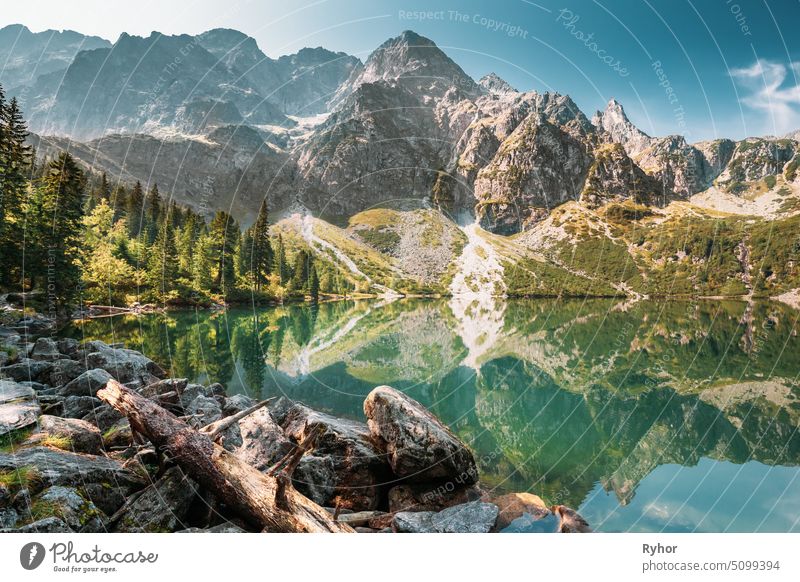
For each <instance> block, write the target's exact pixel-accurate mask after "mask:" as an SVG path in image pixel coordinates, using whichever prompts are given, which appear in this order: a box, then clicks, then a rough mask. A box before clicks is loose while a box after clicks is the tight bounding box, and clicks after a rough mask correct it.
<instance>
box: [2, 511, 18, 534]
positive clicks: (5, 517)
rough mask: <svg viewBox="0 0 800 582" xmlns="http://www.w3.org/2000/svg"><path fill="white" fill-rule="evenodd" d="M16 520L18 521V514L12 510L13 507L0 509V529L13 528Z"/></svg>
mask: <svg viewBox="0 0 800 582" xmlns="http://www.w3.org/2000/svg"><path fill="white" fill-rule="evenodd" d="M18 519H19V514H18V513H17V510H16V509H14V508H13V507H6V508H5V509H0V529H8V528H12V527H14V526H15V525H16V523H17V520H18Z"/></svg>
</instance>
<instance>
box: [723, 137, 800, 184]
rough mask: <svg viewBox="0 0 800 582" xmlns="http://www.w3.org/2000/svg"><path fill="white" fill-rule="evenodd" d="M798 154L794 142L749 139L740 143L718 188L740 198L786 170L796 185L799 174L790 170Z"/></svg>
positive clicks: (788, 176) (789, 140) (796, 144)
mask: <svg viewBox="0 0 800 582" xmlns="http://www.w3.org/2000/svg"><path fill="white" fill-rule="evenodd" d="M797 151H798V142H796V141H794V140H792V139H786V138H784V139H769V138H749V139H746V140H743V141H740V142H738V143H737V144H736V149H735V150H734V152H733V156H732V157H731V159H730V161H729V162H728V164H727V166H726V167H725V170H724V171H723V172H722V173H721V174H720V176H719V178H718V179H717V184H718V185H719V186H720V187H721V188H723V189H724V190H727V191H728V192H731V193H734V194H736V193H739V192H743V191H745V190H747V189H748V186H750V185H752V183H754V182H758V181H759V180H762V179H765V178H767V177H769V176H773V177H775V176H778V175H781V174H784V169H786V170H787V174H788V175H787V178H789V181H792V179H794V175H793V174H794V173H795V172H796V170H794V171H793V170H792V168H791V167H787V166H791V164H790V163H791V162H792V160H793V159H794V158H795V154H796V153H797ZM795 166H796V164H795Z"/></svg>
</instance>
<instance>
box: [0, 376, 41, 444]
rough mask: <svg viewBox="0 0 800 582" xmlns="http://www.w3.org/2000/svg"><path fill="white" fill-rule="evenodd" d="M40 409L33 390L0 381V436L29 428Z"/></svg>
mask: <svg viewBox="0 0 800 582" xmlns="http://www.w3.org/2000/svg"><path fill="white" fill-rule="evenodd" d="M39 414H41V409H40V407H39V403H38V402H37V401H36V399H35V393H34V391H33V389H31V388H28V387H27V386H22V385H20V384H17V383H16V382H11V381H9V380H0V435H4V434H7V433H9V432H11V431H14V430H18V429H21V428H25V427H27V426H31V425H32V424H34V423H35V422H36V419H37V418H38V416H39Z"/></svg>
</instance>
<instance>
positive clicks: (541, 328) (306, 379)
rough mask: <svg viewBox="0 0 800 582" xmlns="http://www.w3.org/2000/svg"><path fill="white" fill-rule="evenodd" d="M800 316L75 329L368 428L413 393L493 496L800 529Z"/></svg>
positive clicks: (313, 315)
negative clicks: (368, 412) (398, 396)
mask: <svg viewBox="0 0 800 582" xmlns="http://www.w3.org/2000/svg"><path fill="white" fill-rule="evenodd" d="M799 315H800V313H799V312H798V311H797V310H794V309H792V308H790V307H788V306H785V305H783V304H781V303H777V302H749V303H748V302H745V301H724V300H715V301H711V300H693V301H654V300H642V301H637V302H629V301H628V302H626V301H614V300H600V299H587V300H549V299H535V300H534V299H531V300H523V299H514V300H507V301H504V300H499V299H493V300H492V301H491V302H490V303H489V304H487V303H486V302H485V301H470V300H469V299H468V298H467V299H397V300H393V301H392V300H381V299H375V300H361V301H338V302H330V303H322V304H320V305H310V304H301V305H286V306H276V307H267V308H249V309H248V308H241V307H239V308H232V309H228V310H227V311H224V312H211V311H171V312H168V313H166V314H153V315H145V316H139V317H133V316H117V317H109V318H100V319H93V320H88V321H85V322H81V323H76V324H74V325H73V327H71V328H70V330H69V332H68V333H69V334H70V335H72V336H73V337H76V338H78V339H81V340H89V339H101V340H103V341H106V342H109V343H112V342H123V343H124V344H125V345H126V347H128V348H132V349H136V350H140V351H141V352H143V353H144V354H146V355H147V356H149V357H150V358H152V359H153V360H155V361H156V362H158V363H159V364H161V365H162V366H164V367H165V369H168V370H169V372H170V373H171V375H172V376H173V377H185V378H188V379H189V380H190V381H194V382H199V383H205V384H207V383H211V382H220V383H222V384H224V385H225V386H226V387H227V390H228V393H229V394H235V393H245V394H247V395H249V396H251V397H253V398H268V397H270V396H280V395H285V396H287V397H288V398H290V399H293V400H298V401H301V402H303V403H305V404H307V405H308V406H311V407H313V408H316V409H319V410H322V411H325V412H329V413H331V414H334V415H337V416H342V417H348V418H353V419H357V420H361V421H363V420H364V415H363V412H362V404H363V401H364V398H365V397H366V395H367V394H368V393H369V392H370V391H371V390H372V389H373V388H374V387H375V386H378V385H382V384H388V385H391V386H393V387H395V388H397V389H400V390H403V391H404V392H406V393H407V394H409V395H410V396H411V397H413V398H415V399H416V400H418V401H419V402H421V403H422V404H423V405H425V406H427V407H428V408H429V409H430V410H431V411H432V412H433V413H434V414H435V415H437V416H438V417H439V418H440V419H441V420H442V421H443V422H445V423H446V424H448V425H449V426H450V427H451V428H452V430H453V431H454V432H455V433H456V434H458V435H459V436H460V437H461V439H463V440H464V441H465V442H466V443H468V444H469V445H470V446H471V448H472V450H473V451H474V453H475V457H476V460H477V462H478V466H479V470H480V473H481V481H482V484H483V485H484V487H486V488H488V489H493V490H494V491H495V492H497V493H498V494H499V493H506V492H513V491H530V492H532V493H536V494H537V495H539V496H541V497H542V498H543V499H544V500H545V502H547V503H548V504H565V505H569V506H571V507H574V508H576V509H577V510H578V511H579V512H580V513H581V514H582V515H583V516H584V517H585V518H586V519H587V521H588V522H589V523H590V524H591V525H592V526H593V528H594V529H595V530H596V531H608V532H620V531H636V532H648V531H659V532H660V531H664V532H692V531H699V532H798V531H800V470H799V469H798V465H799V464H800V434H798V426H800V399H799V397H800V378H798V371H800V366H799V364H800V338H799V337H798V316H799Z"/></svg>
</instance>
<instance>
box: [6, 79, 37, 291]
mask: <svg viewBox="0 0 800 582" xmlns="http://www.w3.org/2000/svg"><path fill="white" fill-rule="evenodd" d="M4 101H5V100H4V97H3V95H2V88H0V283H2V284H5V285H8V284H9V283H11V281H12V280H17V277H18V276H19V273H20V269H21V260H20V258H21V256H22V238H23V232H22V227H23V224H24V217H23V206H24V200H25V195H26V190H27V187H28V175H29V174H30V171H31V165H30V164H31V149H30V147H29V146H27V145H26V144H25V140H26V139H27V137H28V131H27V127H26V125H25V120H24V119H23V117H22V112H21V111H20V109H19V104H18V103H17V99H16V98H12V99H11V102H10V103H8V105H5V103H4Z"/></svg>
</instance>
